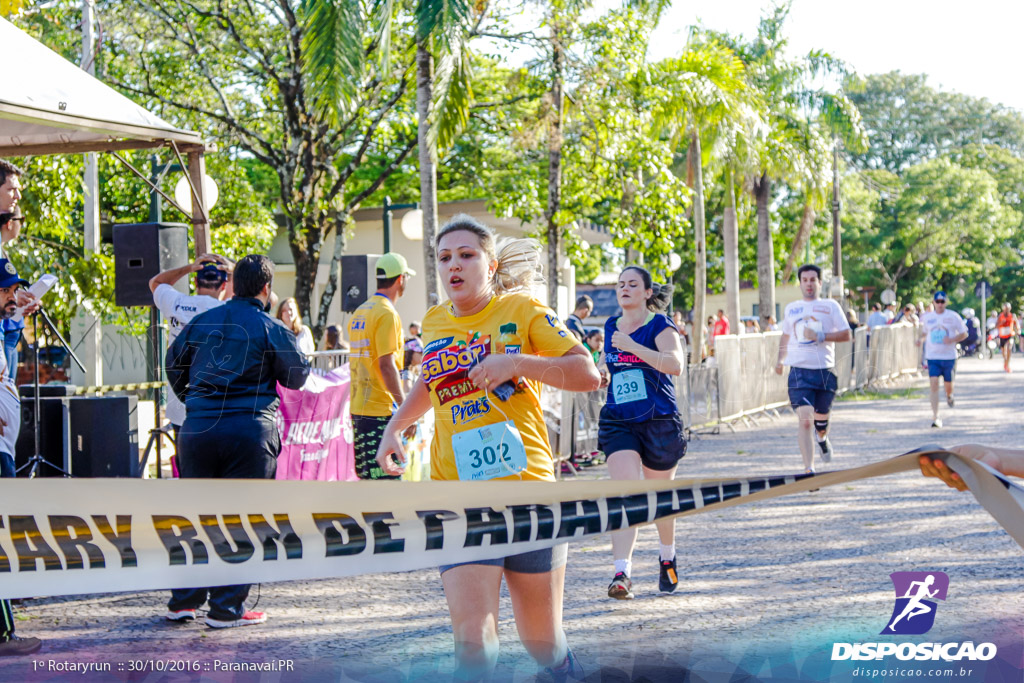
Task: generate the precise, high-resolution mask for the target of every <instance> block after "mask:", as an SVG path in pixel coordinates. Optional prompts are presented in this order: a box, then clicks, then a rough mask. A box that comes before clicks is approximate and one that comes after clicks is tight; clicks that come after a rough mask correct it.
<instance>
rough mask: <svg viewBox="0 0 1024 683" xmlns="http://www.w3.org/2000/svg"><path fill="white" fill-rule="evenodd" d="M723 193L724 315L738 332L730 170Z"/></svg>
mask: <svg viewBox="0 0 1024 683" xmlns="http://www.w3.org/2000/svg"><path fill="white" fill-rule="evenodd" d="M725 191H726V195H727V200H728V203H727V204H726V207H725V215H724V216H723V218H722V242H723V246H724V249H725V313H726V315H728V316H729V322H730V323H731V324H732V325H734V326H736V332H737V333H739V332H740V327H739V324H740V249H739V244H740V233H739V223H738V221H737V218H736V190H735V188H734V187H733V183H732V169H731V168H728V169H726V171H725Z"/></svg>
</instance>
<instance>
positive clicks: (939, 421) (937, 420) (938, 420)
mask: <svg viewBox="0 0 1024 683" xmlns="http://www.w3.org/2000/svg"><path fill="white" fill-rule="evenodd" d="M932 427H939V428H941V427H942V418H941V417H937V418H935V422H932Z"/></svg>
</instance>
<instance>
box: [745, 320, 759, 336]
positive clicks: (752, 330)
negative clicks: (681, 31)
mask: <svg viewBox="0 0 1024 683" xmlns="http://www.w3.org/2000/svg"><path fill="white" fill-rule="evenodd" d="M743 333H744V334H761V326H760V325H758V324H757V321H756V320H744V321H743Z"/></svg>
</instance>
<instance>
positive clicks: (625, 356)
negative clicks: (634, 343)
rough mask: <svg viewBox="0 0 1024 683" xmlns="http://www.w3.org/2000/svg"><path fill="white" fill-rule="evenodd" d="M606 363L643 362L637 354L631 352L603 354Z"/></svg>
mask: <svg viewBox="0 0 1024 683" xmlns="http://www.w3.org/2000/svg"><path fill="white" fill-rule="evenodd" d="M604 359H605V362H606V363H621V364H638V363H643V361H642V360H641V359H640V357H639V356H634V355H633V354H632V353H607V354H605V356H604Z"/></svg>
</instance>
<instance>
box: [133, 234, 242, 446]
mask: <svg viewBox="0 0 1024 683" xmlns="http://www.w3.org/2000/svg"><path fill="white" fill-rule="evenodd" d="M232 267H233V264H232V263H231V261H229V260H227V259H226V258H224V257H223V256H218V255H217V254H204V255H202V256H200V257H199V258H197V259H196V260H195V262H194V263H190V264H188V265H187V266H182V267H180V268H172V269H170V270H165V271H164V272H162V273H160V274H158V275H155V276H154V277H153V278H152V279H151V280H150V281H149V290H150V291H151V292H153V303H155V304H156V307H157V308H158V309H160V313H161V314H162V315H163V316H164V317H165V318H167V348H170V347H171V344H173V343H174V340H175V339H176V338H177V337H178V334H179V333H180V332H181V331H182V330H183V329H185V326H186V325H188V323H189V321H191V320H192V318H194V317H196V316H197V315H199V314H200V313H205V312H206V311H208V310H210V309H211V308H216V307H217V306H220V305H221V304H223V303H224V301H225V300H227V299H230V298H231V296H232V291H231V269H232ZM192 273H195V274H196V293H195V294H194V295H190V294H182V293H181V292H179V291H178V290H176V289H175V288H174V285H175V283H177V282H178V280H180V279H181V278H183V277H187V276H188V275H190V274H192ZM166 414H167V420H168V421H169V422H170V423H171V424H172V425H174V429H175V432H177V430H178V429H180V428H181V425H182V424H184V422H185V405H184V404H183V403H182V402H181V401H179V400H178V397H177V396H175V395H174V391H173V390H172V389H170V388H168V391H167V411H166Z"/></svg>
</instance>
